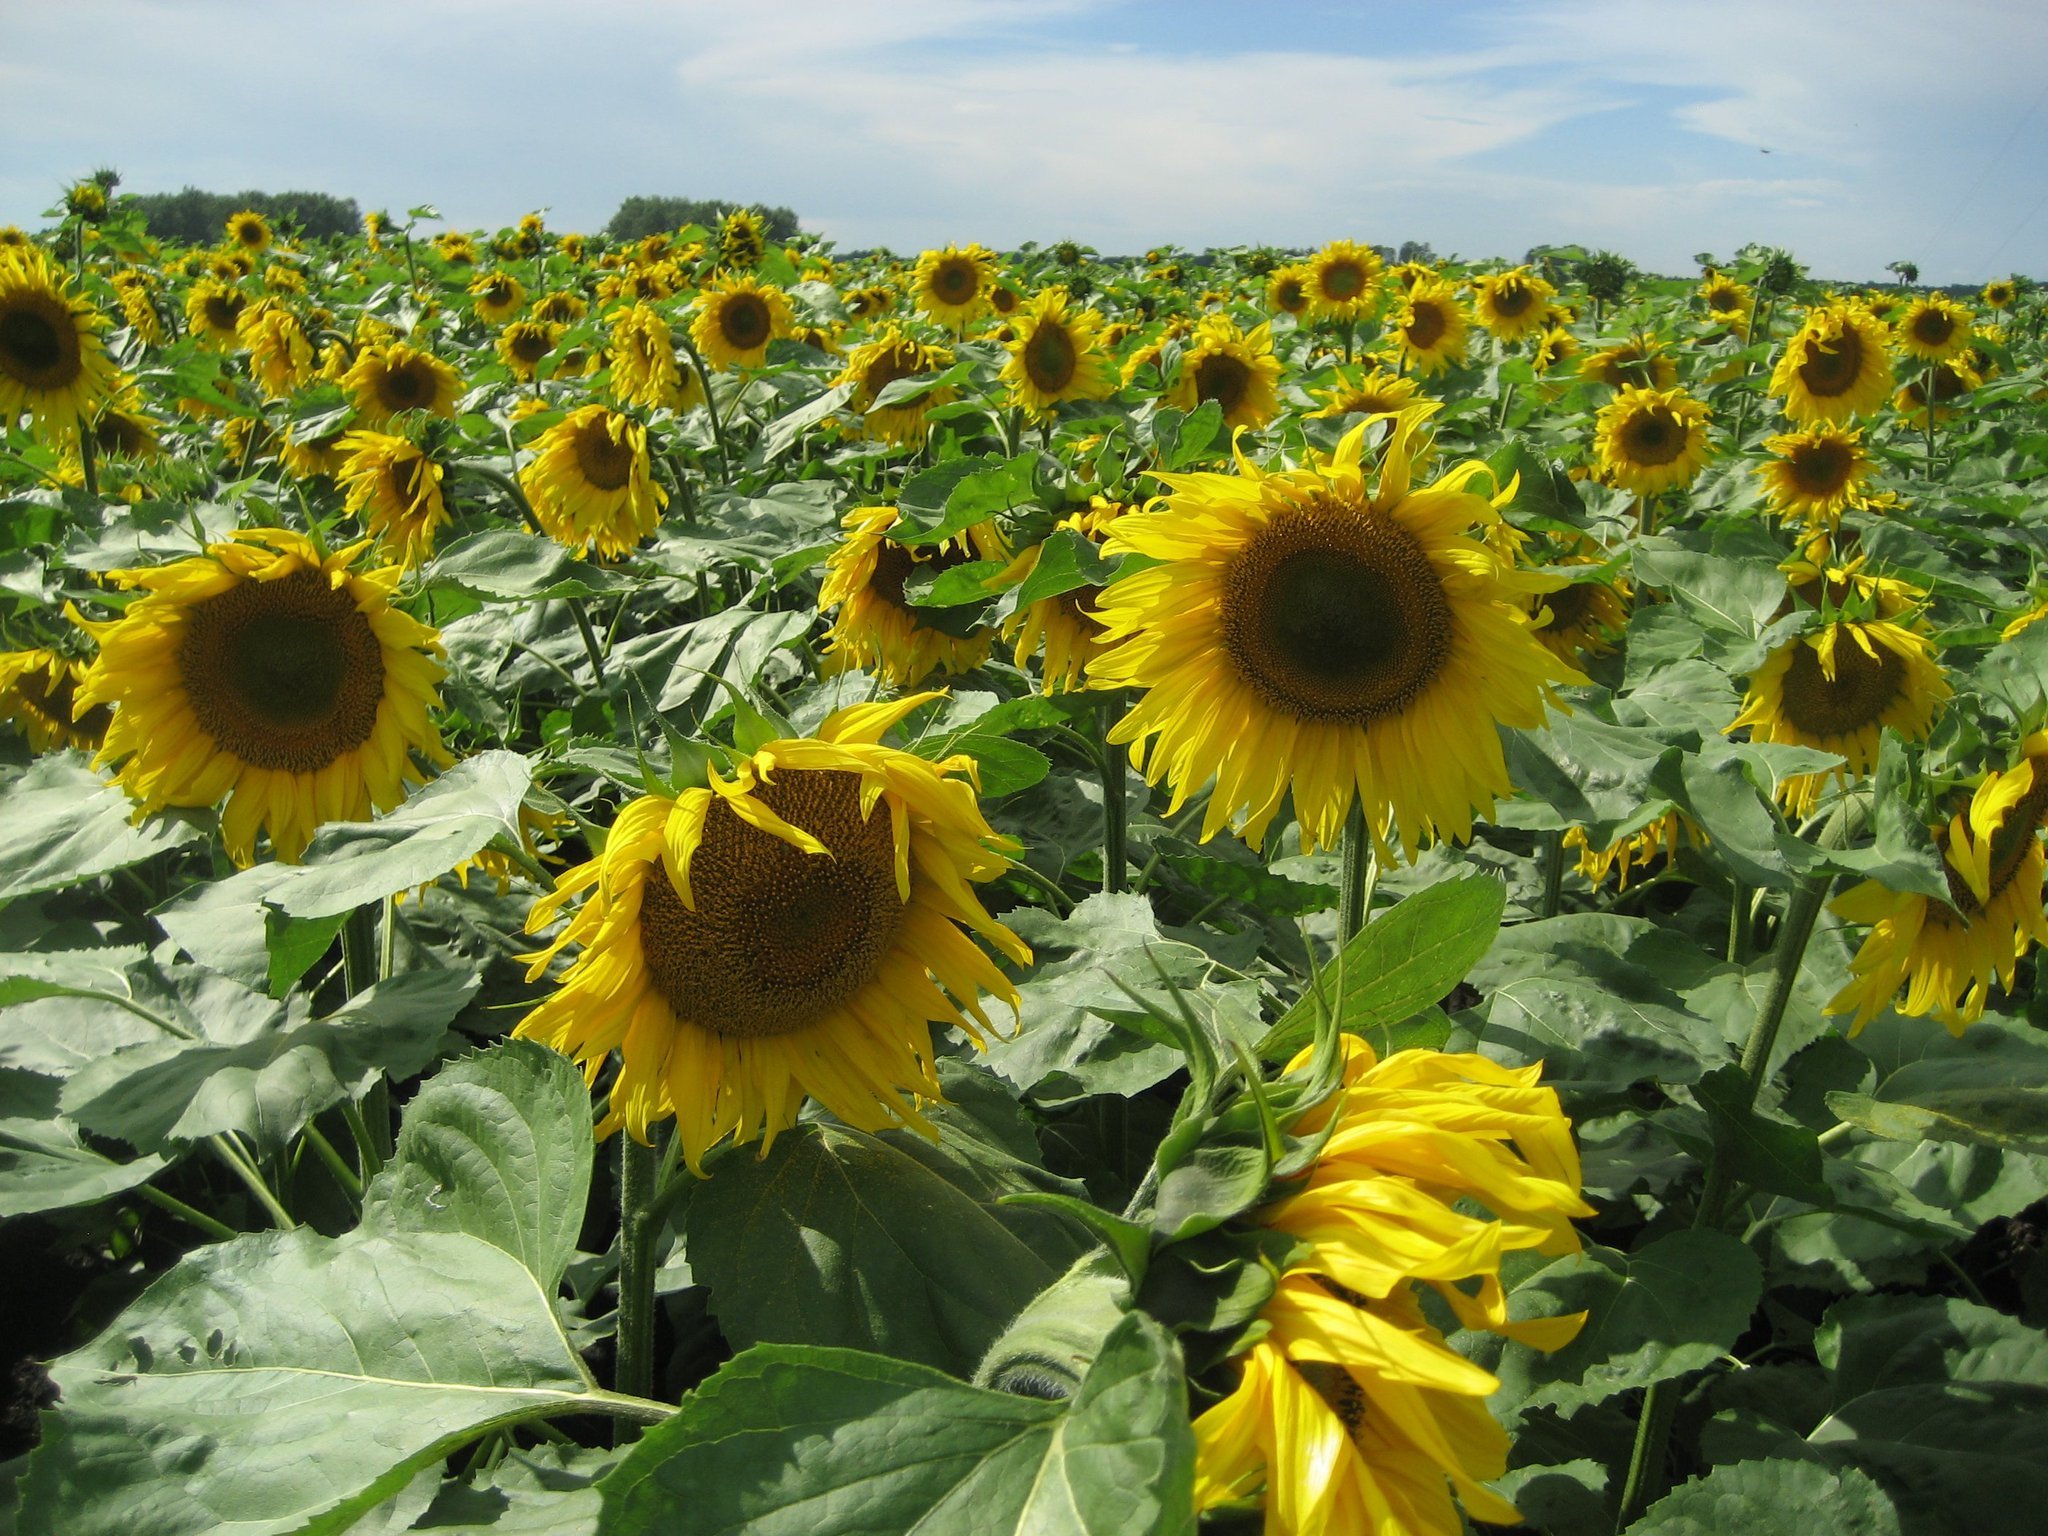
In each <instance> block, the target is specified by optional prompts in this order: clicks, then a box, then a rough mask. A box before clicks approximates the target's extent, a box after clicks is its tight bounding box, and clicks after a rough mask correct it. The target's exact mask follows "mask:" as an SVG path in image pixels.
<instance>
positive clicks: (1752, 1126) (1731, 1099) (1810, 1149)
mask: <svg viewBox="0 0 2048 1536" xmlns="http://www.w3.org/2000/svg"><path fill="white" fill-rule="evenodd" d="M1746 1083H1747V1074H1745V1073H1744V1072H1743V1070H1742V1068H1741V1067H1740V1066H1737V1065H1736V1064H1735V1063H1733V1062H1731V1063H1729V1064H1728V1065H1727V1066H1725V1067H1716V1068H1715V1069H1714V1070H1713V1071H1711V1072H1709V1073H1707V1074H1706V1075H1705V1076H1704V1077H1702V1078H1701V1079H1700V1080H1699V1081H1698V1082H1696V1083H1694V1084H1693V1085H1692V1094H1693V1097H1694V1098H1695V1099H1697V1100H1698V1101H1699V1105H1700V1108H1702V1109H1704V1110H1705V1111H1706V1112H1707V1120H1708V1123H1709V1124H1711V1125H1712V1126H1713V1129H1714V1148H1715V1156H1717V1157H1720V1158H1723V1159H1726V1164H1725V1166H1726V1167H1727V1169H1728V1172H1729V1173H1730V1174H1731V1175H1733V1176H1734V1177H1735V1178H1736V1179H1737V1180H1739V1181H1740V1182H1741V1183H1744V1184H1748V1185H1750V1186H1752V1187H1754V1188H1756V1189H1761V1190H1765V1191H1768V1192H1769V1193H1771V1194H1776V1195H1790V1196H1792V1197H1793V1198H1794V1199H1797V1200H1807V1201H1811V1202H1813V1203H1815V1204H1825V1203H1827V1201H1828V1199H1829V1198H1830V1197H1829V1194H1828V1187H1827V1185H1826V1183H1825V1182H1824V1181H1823V1180H1822V1178H1821V1151H1820V1139H1819V1137H1817V1136H1816V1135H1815V1134H1814V1133H1813V1132H1812V1131H1811V1130H1809V1129H1807V1128H1806V1127H1805V1126H1803V1125H1795V1124H1793V1123H1792V1122H1791V1121H1788V1120H1778V1119H1773V1118H1771V1117H1770V1116H1768V1115H1766V1114H1764V1113H1763V1112H1762V1111H1760V1110H1758V1109H1755V1108H1753V1107H1750V1108H1745V1106H1744V1104H1743V1100H1744V1099H1745V1098H1746V1097H1747V1093H1748V1090H1747V1087H1746Z"/></svg>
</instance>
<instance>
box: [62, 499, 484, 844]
mask: <svg viewBox="0 0 2048 1536" xmlns="http://www.w3.org/2000/svg"><path fill="white" fill-rule="evenodd" d="M364 547H365V546H364V545H363V544H356V545H352V546H351V547H349V548H347V549H344V550H340V551H337V552H336V553H334V554H332V555H326V556H323V555H322V554H321V553H320V551H319V550H318V549H316V548H315V547H314V546H313V544H312V543H311V542H310V541H309V540H307V539H305V538H304V537H302V536H301V535H299V534H296V533H290V532H287V531H285V530H284V529H281V528H257V529H251V530H248V531H246V532H242V533H237V534H235V535H234V537H233V540H232V542H229V543H225V544H213V545H209V546H208V547H207V550H206V552H205V553H204V554H203V555H196V556H194V557H192V558H191V559H189V560H180V561H177V562H176V563H174V564H172V565H167V566H158V567H155V568H152V569H146V570H131V571H115V572H112V573H110V574H111V575H112V576H113V577H114V578H115V579H116V580H117V581H120V582H121V583H122V584H124V585H126V586H131V587H140V588H142V589H143V590H144V592H145V594H146V595H145V596H143V597H141V598H139V599H137V600H136V601H134V602H132V603H130V604H129V605H128V607H127V608H126V609H125V610H124V611H123V612H122V615H121V617H120V618H119V619H117V620H114V621H113V622H111V623H106V624H91V623H87V624H86V628H87V629H88V630H89V631H90V632H91V633H92V634H93V635H94V637H95V638H97V639H98V641H99V644H100V654H99V657H98V659H97V660H96V661H94V662H93V664H92V667H91V669H90V670H89V671H88V672H87V673H86V677H85V681H84V682H83V683H81V684H80V685H79V689H78V697H77V704H76V707H77V708H79V709H81V710H82V709H85V708H87V707H89V706H91V705H94V704H106V705H111V706H112V707H113V710H114V718H113V723H112V724H111V725H110V726H108V728H107V737H106V741H105V743H104V744H103V745H102V746H101V748H100V750H99V755H98V756H97V757H96V758H94V760H93V761H94V765H95V766H100V765H104V764H110V763H120V764H122V767H121V769H120V772H119V774H118V775H117V776H116V777H117V781H118V782H119V783H120V784H122V785H123V786H124V787H125V788H126V789H127V791H128V793H129V794H130V795H131V796H133V797H134V799H135V800H136V801H137V802H138V804H139V806H140V808H141V809H142V810H144V811H154V810H158V809H160V808H162V807H164V806H169V805H191V806H200V805H212V804H214V803H216V802H217V801H218V800H219V799H220V798H221V797H222V796H223V795H231V796H232V798H231V799H230V800H229V801H228V806H227V809H226V811H225V812H224V813H223V814H222V816H221V833H222V836H223V838H224V839H225V841H226V843H227V851H228V857H229V858H231V859H233V860H234V861H235V863H236V864H238V865H244V866H246V865H248V864H250V863H253V862H254V861H255V857H256V837H257V834H258V833H259V832H266V831H267V832H268V833H269V835H270V843H271V847H272V848H273V849H274V850H275V851H276V854H277V856H278V858H279V859H281V860H283V861H285V862H286V863H292V862H296V861H297V859H298V858H299V856H300V854H301V853H303V852H304V851H305V847H306V844H307V842H308V841H309V840H310V839H311V838H312V836H313V832H314V829H315V828H317V827H318V826H320V825H321V823H323V822H329V821H361V820H365V819H367V818H368V817H369V815H370V813H371V810H372V808H375V809H377V810H390V809H391V808H392V807H393V806H395V805H397V804H398V803H399V802H400V801H401V800H403V799H404V798H405V786H406V783H407V782H408V781H411V782H414V783H417V782H420V781H421V779H422V773H421V770H420V769H419V768H418V767H417V766H416V765H415V764H414V762H413V760H412V756H411V754H413V753H418V754H419V755H420V756H421V757H423V758H425V759H427V760H428V761H429V762H432V763H436V764H441V765H446V764H447V763H448V762H449V761H450V759H449V758H448V756H447V754H446V753H445V752H444V751H443V750H442V747H441V736H440V733H439V731H437V730H436V729H435V727H434V724H433V722H432V720H431V719H430V718H429V717H428V711H429V710H430V709H432V708H434V707H435V706H436V705H437V704H438V702H439V700H438V696H437V687H436V685H437V684H438V683H439V681H440V678H441V673H442V668H441V664H440V663H439V662H438V661H436V660H434V657H435V656H436V655H438V654H439V653H440V650H441V642H440V636H439V635H438V634H437V633H436V632H435V631H434V630H432V629H430V628H428V627H427V626H426V625H424V624H420V623H418V622H416V621H415V620H413V619H411V618H409V617H408V616H407V615H406V614H404V613H402V612H401V611H400V610H398V609H396V608H394V607H392V606H391V602H390V598H391V593H392V591H393V589H394V588H396V586H397V585H398V580H399V576H400V572H399V570H398V569H397V567H395V566H394V567H390V568H388V569H384V570H378V571H367V572H365V571H357V570H354V569H352V566H353V565H354V562H355V559H356V557H357V556H358V555H359V554H361V553H362V551H363V549H364Z"/></svg>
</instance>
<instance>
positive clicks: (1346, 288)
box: [1322, 256, 1365, 304]
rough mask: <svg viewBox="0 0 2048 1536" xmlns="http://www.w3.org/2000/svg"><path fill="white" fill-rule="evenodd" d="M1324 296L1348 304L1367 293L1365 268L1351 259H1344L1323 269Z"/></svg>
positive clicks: (1335, 301)
mask: <svg viewBox="0 0 2048 1536" xmlns="http://www.w3.org/2000/svg"><path fill="white" fill-rule="evenodd" d="M1322 279H1323V296H1324V297H1325V298H1328V299H1330V300H1331V301H1332V302H1334V303H1338V304H1347V303H1349V302H1350V301H1351V300H1353V299H1355V298H1357V297H1358V296H1359V295H1360V294H1361V293H1363V292H1365V268H1364V267H1362V266H1360V265H1359V264H1358V263H1357V262H1355V261H1353V260H1352V259H1351V258H1350V257H1348V256H1347V257H1342V258H1340V259H1338V260H1336V261H1333V262H1331V263H1329V264H1328V265H1327V266H1325V267H1324V268H1323V271H1322Z"/></svg>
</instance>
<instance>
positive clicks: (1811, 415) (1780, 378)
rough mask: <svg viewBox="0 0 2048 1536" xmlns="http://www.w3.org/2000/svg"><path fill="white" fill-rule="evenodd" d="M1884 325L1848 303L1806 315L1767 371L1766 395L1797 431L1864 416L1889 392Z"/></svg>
mask: <svg viewBox="0 0 2048 1536" xmlns="http://www.w3.org/2000/svg"><path fill="white" fill-rule="evenodd" d="M1887 334H1888V333H1887V332H1886V330H1885V327H1884V322H1883V321H1881V320H1878V319H1876V318H1875V317H1874V316H1872V315H1870V314H1869V313H1867V312H1866V311H1864V310H1862V309H1860V308H1858V307H1857V306H1855V305H1853V304H1830V305H1826V306H1823V307H1822V308H1819V309H1811V310H1808V311H1807V314H1806V320H1805V322H1804V323H1803V324H1802V325H1801V326H1800V327H1799V330H1798V331H1797V333H1795V334H1794V336H1793V337H1792V339H1791V340H1790V341H1789V342H1787V343H1786V344H1785V355H1784V356H1783V357H1781V358H1779V359H1778V364H1777V366H1776V367H1775V368H1773V369H1772V370H1771V393H1772V394H1773V395H1775V396H1777V397H1779V398H1780V399H1782V400H1783V401H1784V402H1785V414H1786V415H1787V416H1790V417H1791V418H1792V419H1793V420H1794V421H1796V422H1798V423H1799V424H1800V425H1802V426H1807V425H1811V424H1812V423H1813V422H1816V421H1847V420H1848V419H1849V418H1850V417H1851V416H1867V415H1869V414H1870V413H1871V412H1872V411H1874V410H1876V409H1877V408H1878V407H1879V406H1880V405H1882V404H1883V403H1884V397H1885V396H1886V395H1887V394H1889V393H1890V392H1891V387H1892V359H1891V354H1890V352H1888V351H1887V350H1886V345H1887V343H1886V337H1887Z"/></svg>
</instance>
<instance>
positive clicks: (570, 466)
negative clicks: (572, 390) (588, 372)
mask: <svg viewBox="0 0 2048 1536" xmlns="http://www.w3.org/2000/svg"><path fill="white" fill-rule="evenodd" d="M533 446H534V459H533V462H532V463H531V464H529V465H527V466H526V468H525V469H523V470H521V471H520V473H519V484H520V487H521V488H522V489H523V490H524V491H525V492H526V499H527V500H528V502H530V503H531V504H532V507H533V515H534V518H535V520H536V521H538V522H539V524H540V525H541V528H542V529H543V530H545V532H546V533H547V535H548V537H549V538H551V539H553V540H554V541H555V542H556V543H558V544H561V545H564V546H566V547H567V548H569V549H574V550H580V551H582V552H583V553H585V554H588V553H589V552H590V551H591V550H595V551H597V553H598V554H600V555H603V556H606V557H607V558H612V557H616V556H619V555H624V554H627V553H629V552H630V551H631V550H632V548H633V546H634V545H636V544H638V543H639V542H640V541H641V540H642V539H644V538H646V537H647V536H648V535H649V534H651V533H653V532H654V528H655V524H656V523H658V522H659V521H660V520H661V511H662V508H664V507H666V506H667V505H668V492H667V491H665V490H663V489H662V488H661V487H660V486H659V485H657V484H656V483H655V480H654V468H653V461H652V460H651V459H650V458H649V457H648V453H647V429H646V428H645V427H643V426H641V425H640V423H639V422H637V421H635V420H634V419H633V418H632V417H630V416H627V415H624V414H623V413H621V412H619V411H614V410H610V409H608V408H607V407H605V406H602V405H585V406H579V407H577V408H576V409H575V410H573V411H571V412H570V413H569V414H568V415H567V416H565V417H564V418H563V419H562V420H561V421H559V422H557V423H556V424H555V425H554V426H552V427H550V428H548V429H547V431H545V432H543V433H542V434H541V435H540V438H539V440H538V441H537V442H535V444H534V445H533Z"/></svg>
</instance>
